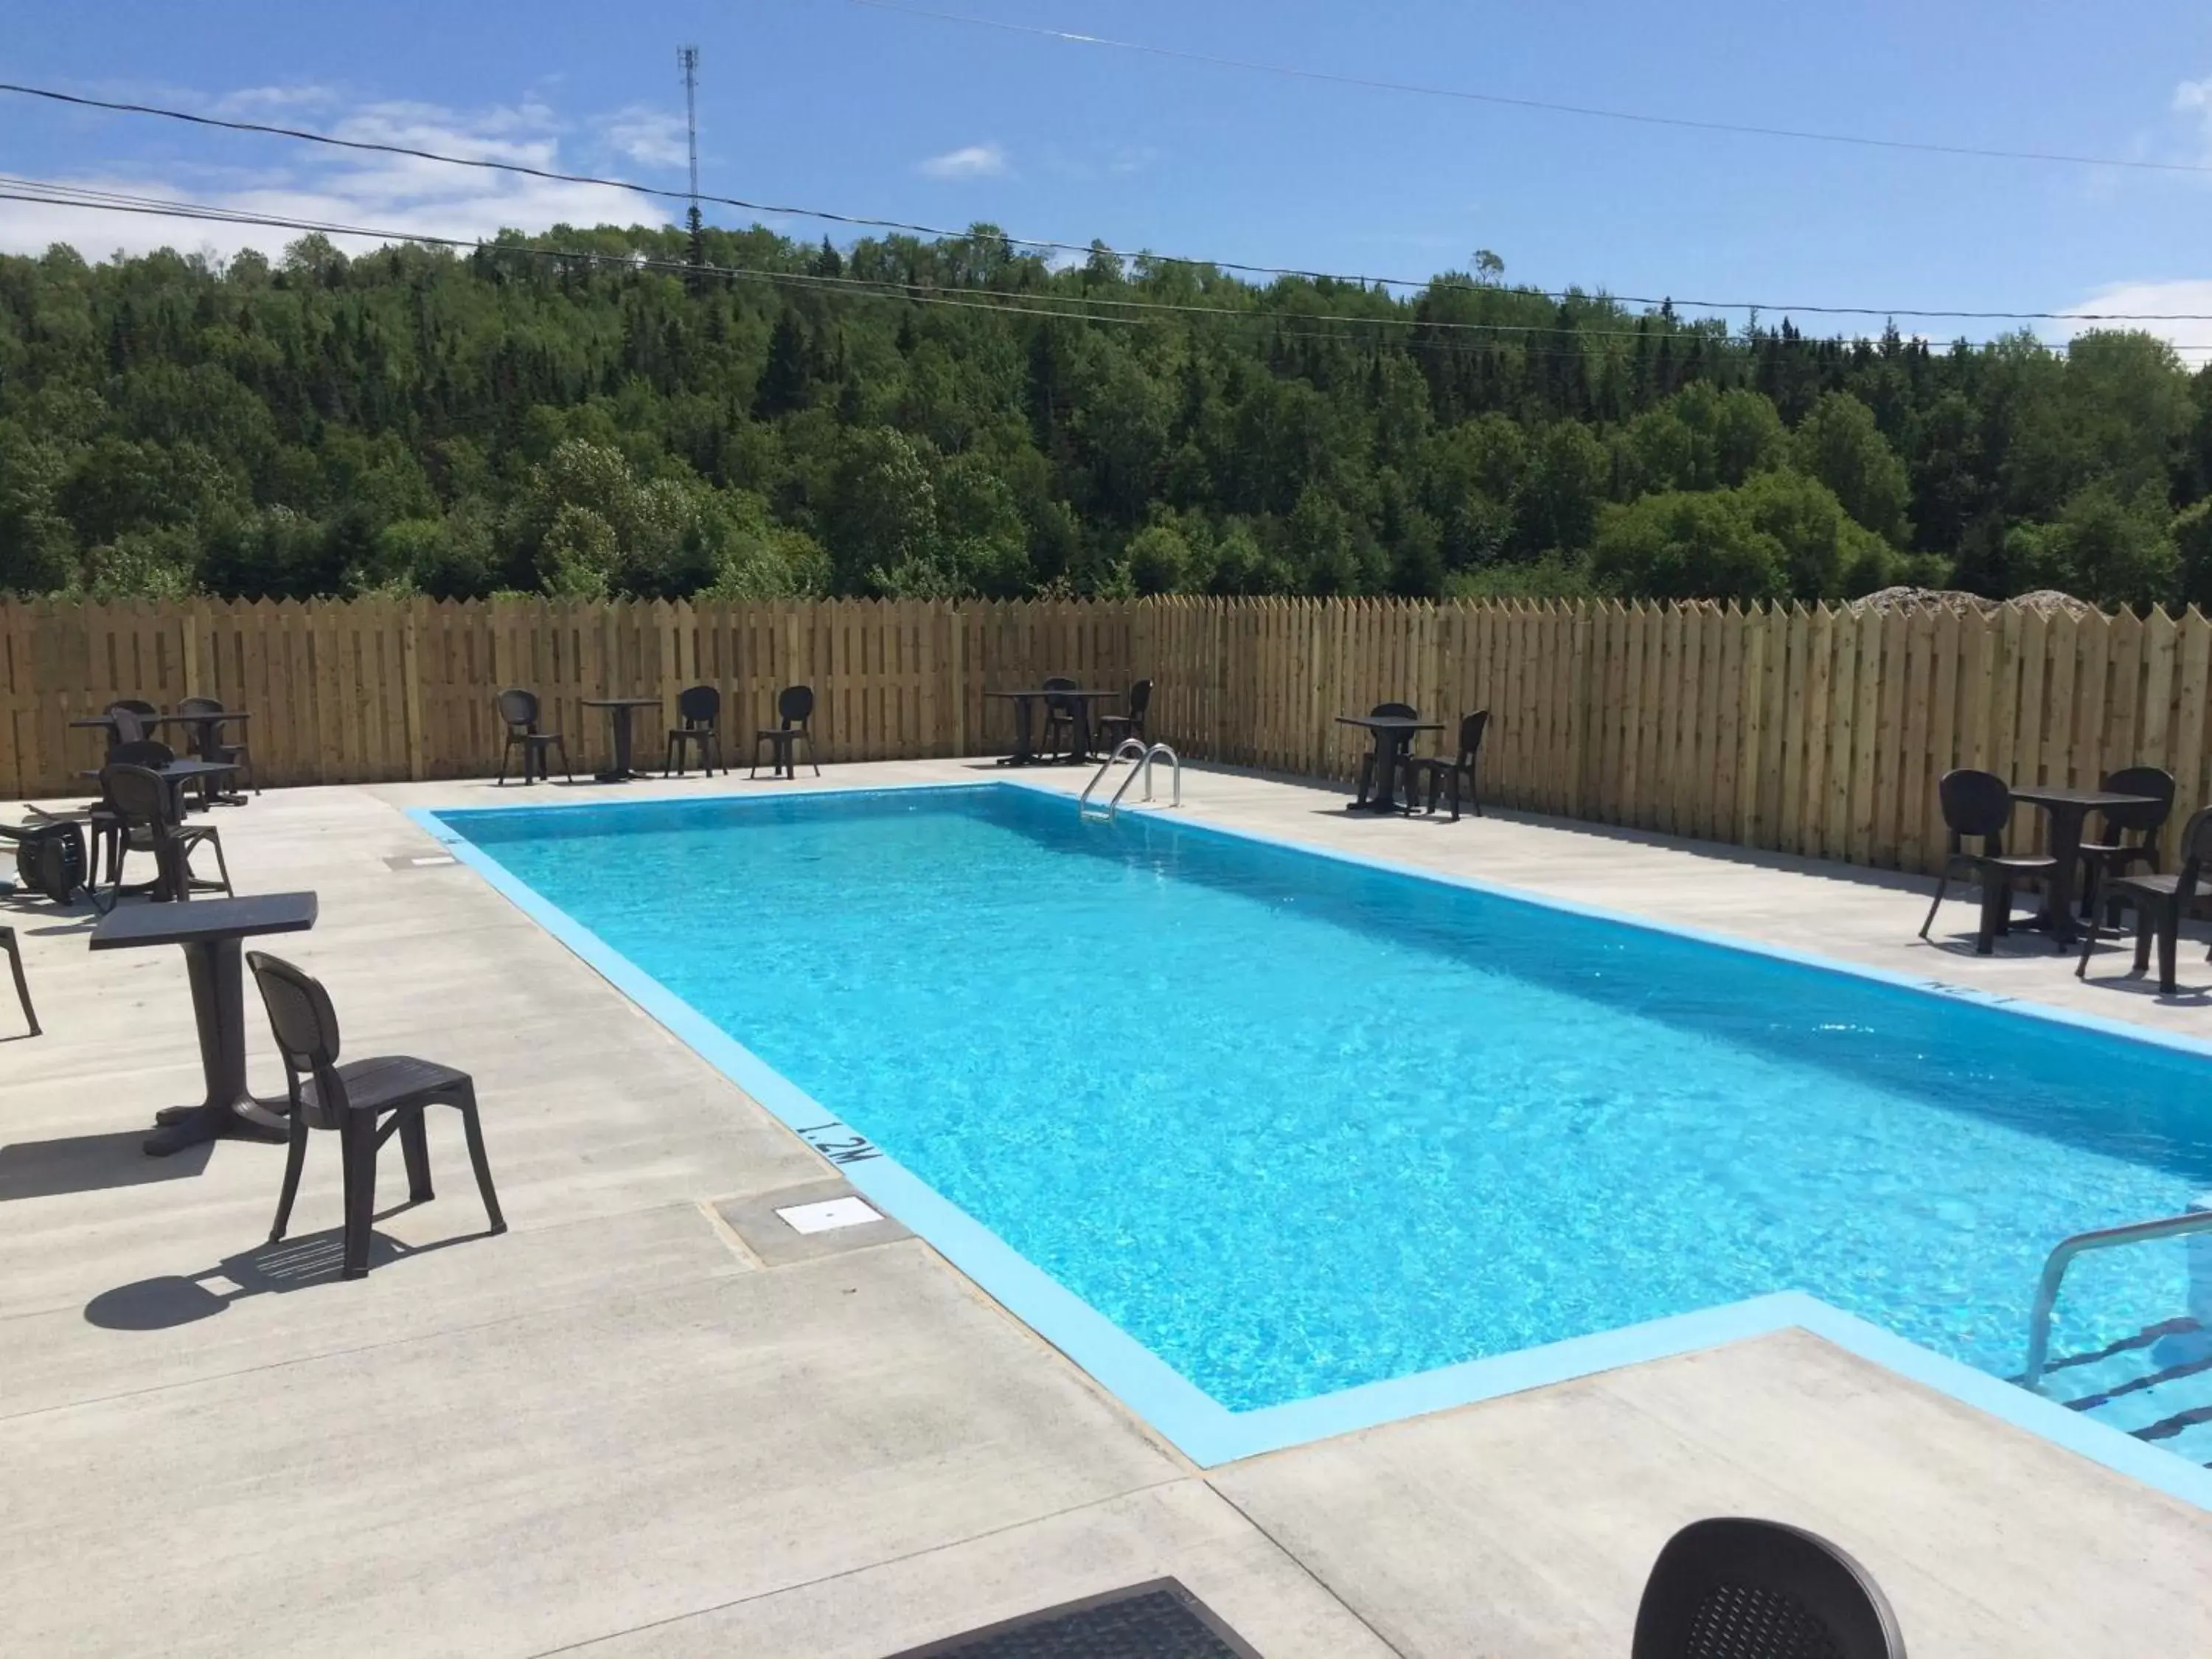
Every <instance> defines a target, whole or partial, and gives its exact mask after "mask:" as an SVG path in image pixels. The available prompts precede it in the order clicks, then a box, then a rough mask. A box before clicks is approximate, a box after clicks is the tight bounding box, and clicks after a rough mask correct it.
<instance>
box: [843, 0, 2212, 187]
mask: <svg viewBox="0 0 2212 1659" xmlns="http://www.w3.org/2000/svg"><path fill="white" fill-rule="evenodd" d="M848 3H850V4H852V5H855V6H862V7H866V8H867V9H870V10H872V11H888V12H896V13H898V14H900V15H903V16H907V17H921V18H927V19H929V20H931V21H934V22H939V23H963V24H967V25H969V27H975V28H987V29H1000V30H1003V31H1004V32H1006V33H1009V34H1026V35H1030V36H1033V37H1036V38H1037V39H1039V40H1059V41H1064V42H1066V43H1067V44H1069V45H1072V46H1105V47H1109V48H1110V49H1112V50H1113V51H1115V52H1136V53H1139V54H1141V55H1142V56H1144V57H1147V58H1174V59H1176V60H1177V61H1179V62H1182V63H1186V64H1206V65H1208V66H1210V67H1212V68H1214V69H1233V70H1247V71H1249V72H1250V73H1253V74H1256V75H1279V76H1285V77H1287V78H1289V79H1291V80H1298V81H1319V82H1327V83H1328V84H1330V85H1332V86H1340V87H1358V88H1363V89H1364V90H1366V91H1370V92H1403V93H1411V94H1414V95H1416V96H1418V97H1422V98H1448V99H1452V100H1456V101H1460V102H1464V103H1471V104H1493V105H1498V106H1502V107H1504V108H1508V109H1532V110H1541V111H1544V112H1547V113H1549V114H1553V115H1581V116H1588V117H1590V118H1595V119H1597V120H1601V121H1629V122H1633V123H1635V124H1637V125H1640V126H1654V127H1679V128H1684V129H1686V130H1688V131H1693V132H1725V133H1732V134H1735V135H1736V136H1739V137H1756V138H1789V139H1794V140H1796V141H1799V142H1802V143H1814V144H1849V145H1853V146H1856V147H1857V148H1860V149H1892V150H1907V151H1911V152H1915V153H1917V154H1920V155H1962V156H1975V157H1979V158H1981V159H1984V160H1987V161H2051V162H2058V163H2062V164H2063V165H2066V166H2069V167H2127V168H2132V169H2137V170H2141V171H2144V172H2151V173H2212V164H2208V163H2205V162H2202V161H2139V160H2136V159H2133V158H2127V157H2121V156H2113V155H2072V154H2069V153H2067V152H2065V151H2062V150H2037V149H1993V148H1990V147H1987V146H1984V145H1979V144H1939V143H1929V142H1926V141H1923V140H1918V139H1911V138H1875V137H1869V136H1868V135H1866V134H1864V133H1850V132H1822V131H1817V130H1814V129H1812V128H1806V127H1771V126H1760V125H1754V124H1752V123H1749V122H1742V121H1708V120H1700V119H1698V118H1692V117H1690V116H1681V115H1653V114H1650V113H1649V112H1644V111H1641V110H1626V109H1610V108H1607V107H1605V106H1601V105H1595V104H1566V103H1559V102H1557V101H1555V100H1550V99H1544V98H1521V97H1516V96H1513V95H1511V94H1506V93H1498V92H1474V91H1471V90H1468V88H1461V87H1439V86H1432V85H1428V84H1425V83H1423V82H1417V81H1388V80H1383V79H1382V78H1380V77H1378V76H1367V75H1347V74H1344V73H1342V72H1340V71H1337V70H1316V69H1304V68H1300V67H1297V66H1295V65H1292V64H1269V63H1262V62H1260V61H1257V60H1255V59H1252V58H1228V57H1223V56H1220V55H1218V54H1216V53H1212V52H1187V51H1183V50H1182V49H1180V48H1178V47H1175V46H1152V45H1150V44H1148V43H1146V42H1144V41H1139V40H1113V39H1111V38H1109V37H1108V36H1105V35H1101V34H1080V33H1076V32H1075V31H1073V30H1072V29H1055V28H1048V27H1045V26H1043V25H1042V24H1037V23H1016V22H1011V21H1007V20H1006V19H1005V18H1000V17H974V16H969V15H967V14H965V13H963V12H951V11H936V10H933V9H929V8H927V7H924V6H910V5H903V4H901V3H898V0H848Z"/></svg>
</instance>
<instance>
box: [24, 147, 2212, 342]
mask: <svg viewBox="0 0 2212 1659" xmlns="http://www.w3.org/2000/svg"><path fill="white" fill-rule="evenodd" d="M0 185H4V186H11V187H12V188H9V189H0V200H5V201H21V202H29V203H36V204H42V205H46V206H52V207H71V208H77V209H80V210H87V211H100V210H106V211H113V212H118V213H134V214H141V215H147V216H155V217H162V218H174V219H183V220H191V221H204V222H211V223H220V224H232V225H246V226H253V227H258V228H268V229H276V230H293V231H300V232H303V233H319V234H324V235H331V236H346V237H354V238H357V239H361V240H372V241H382V242H397V243H407V242H414V243H418V244H421V245H423V246H434V247H443V248H448V249H456V250H463V251H466V252H487V253H493V254H497V253H501V252H513V253H520V254H522V255H525V256H526V257H530V258H542V259H552V260H556V261H560V262H562V263H565V264H579V263H580V264H591V265H595V266H606V265H611V266H616V267H618V268H621V269H623V270H667V271H679V272H691V273H696V274H697V275H700V276H726V277H730V278H732V279H736V280H742V281H754V282H766V283H771V284H774V285H778V286H782V287H788V288H798V289H811V290H816V291H823V292H832V293H835V292H845V293H850V294H854V295H858V296H859V297H862V298H870V299H889V300H896V301H907V302H910V303H913V304H916V305H928V306H936V307H946V308H952V309H958V310H969V311H1002V312H1007V313H1012V314H1015V315H1019V316H1031V317H1048V318H1059V319H1063V320H1066V321H1074V322H1091V323H1103V324H1121V325H1136V324H1142V323H1144V322H1146V320H1148V319H1147V317H1146V315H1145V314H1144V313H1165V314H1170V315H1177V316H1189V315H1193V314H1195V315H1200V316H1210V317H1214V318H1218V319H1222V320H1224V321H1227V322H1244V323H1255V324H1259V325H1264V326H1266V327H1267V328H1268V329H1269V330H1270V331H1272V332H1273V333H1274V334H1276V335H1278V336H1279V337H1285V338H1291V339H1301V338H1303V339H1327V340H1336V341H1343V340H1346V339H1347V338H1349V337H1352V334H1351V333H1350V332H1349V331H1357V330H1358V329H1361V328H1363V327H1373V328H1378V329H1379V328H1383V327H1401V328H1413V329H1416V330H1429V329H1435V328H1450V329H1456V330H1461V331H1467V332H1471V333H1475V334H1486V335H1491V336H1511V337H1514V338H1510V339H1496V340H1494V341H1493V342H1492V343H1493V344H1497V345H1513V346H1515V347H1516V349H1519V350H1521V351H1522V353H1523V354H1524V355H1528V356H1558V357H1577V358H1587V357H1589V356H1595V355H1601V354H1595V353H1591V352H1589V351H1586V350H1584V349H1583V347H1582V346H1581V345H1580V344H1579V343H1577V344H1574V345H1570V346H1566V347H1564V348H1562V347H1554V346H1549V345H1544V344H1538V343H1529V342H1528V340H1526V339H1525V338H1522V337H1525V336H1529V335H1550V334H1553V333H1555V332H1559V330H1556V329H1554V328H1553V327H1550V326H1547V325H1530V324H1508V323H1457V324H1444V325H1431V324H1427V323H1424V322H1422V321H1421V320H1420V319H1409V318H1382V317H1363V316H1359V315H1357V314H1348V313H1314V312H1273V311H1258V310H1249V309H1243V308H1232V307H1225V306H1189V305H1182V304H1177V303H1176V302H1173V301H1155V300H1118V299H1114V298H1111V297H1109V296H1106V295H1064V294H1052V293H1038V292H1024V293H1020V294H1012V295H1007V294H1003V293H1000V292H995V291H993V290H989V289H963V290H957V291H950V292H948V291H946V290H944V289H938V288H935V287H934V286H933V285H929V284H923V283H910V282H903V281H900V280H897V279H895V278H888V277H866V276H842V275H839V276H831V275H829V274H827V273H823V272H812V271H786V270H768V269H764V268H762V267H758V266H750V265H711V264H710V265H703V266H695V265H693V264H691V263H690V260H689V259H688V258H687V259H685V260H683V261H675V260H665V259H655V258H652V257H651V256H649V255H644V254H639V253H635V252H631V253H619V254H614V253H601V252H594V251H591V250H586V249H564V248H548V247H534V246H527V245H525V244H520V243H508V242H485V241H483V240H481V239H470V238H465V237H455V236H441V235H438V234H434V233H429V232H410V231H400V230H391V229H384V228H374V227H368V226H362V225H351V224H343V223H338V222H331V221H326V220H315V219H306V218H300V217H290V216H275V215H270V214H262V213H255V212H252V211H249V210H244V209H237V208H227V207H222V206H219V205H216V204H208V203H198V202H185V201H179V200H175V199H173V198H169V197H150V196H141V195H134V194H131V193H128V192H125V191H107V190H100V189H98V188H96V187H94V186H90V185H65V184H58V183H55V182H52V181H49V180H44V179H19V178H10V177H7V176H5V175H0ZM1102 310H1103V312H1104V313H1105V314H1101V312H1102ZM1297 323H1308V324H1320V325H1324V327H1323V328H1322V329H1320V330H1316V329H1310V328H1309V329H1299V328H1296V327H1285V324H1297ZM1566 332H1569V333H1571V334H1572V336H1573V337H1575V339H1576V340H1577V342H1581V341H1585V340H1593V339H1603V340H1647V341H1650V340H1653V339H1654V336H1653V335H1652V334H1651V332H1650V331H1649V330H1647V329H1643V328H1638V329H1589V328H1581V327H1575V328H1571V329H1570V330H1567V331H1566ZM1656 338H1657V339H1658V340H1667V341H1674V340H1679V341H1680V342H1681V343H1682V344H1683V345H1684V347H1685V348H1686V346H1687V345H1688V344H1689V343H1692V342H1698V343H1709V344H1711V345H1712V346H1713V347H1714V348H1715V349H1723V348H1729V347H1735V348H1737V349H1749V348H1752V347H1753V346H1754V345H1755V344H1757V343H1758V342H1757V341H1756V340H1754V339H1751V338H1747V337H1740V336H1731V335H1723V334H1716V333H1713V332H1712V331H1711V330H1710V328H1707V327H1702V326H1699V325H1697V324H1695V323H1690V324H1686V325H1683V326H1681V327H1680V329H1679V330H1677V331H1668V332H1662V333H1661V334H1659V335H1658V336H1657V337H1656ZM1766 338H1773V337H1772V336H1768V337H1766ZM1862 338H1863V337H1862ZM1808 343H1811V344H1823V343H1837V344H1841V343H1843V342H1841V341H1835V342H1820V341H1810V342H1808ZM1854 343H1857V342H1854ZM1962 343H1966V344H1967V345H1969V346H1972V347H1977V348H1978V347H1985V346H1987V345H1989V344H1990V343H1991V342H1989V341H1969V342H1962ZM1421 344H1422V346H1423V349H1431V350H1436V349H1450V350H1451V351H1452V353H1453V355H1463V354H1464V352H1465V351H1466V350H1467V349H1480V343H1478V342H1476V341H1470V340H1460V341H1456V342H1455V341H1451V340H1438V339H1436V338H1433V337H1431V338H1428V339H1425V340H1424V341H1422V342H1421ZM1946 344H1948V342H1947V343H1946ZM2173 349H2174V350H2176V351H2177V352H2212V343H2206V344H2202V345H2196V344H2192V345H2177V346H2175V347H2174V348H2173Z"/></svg>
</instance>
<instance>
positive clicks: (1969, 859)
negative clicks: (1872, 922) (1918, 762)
mask: <svg viewBox="0 0 2212 1659" xmlns="http://www.w3.org/2000/svg"><path fill="white" fill-rule="evenodd" d="M1936 796H1937V798H1938V799H1940V800H1941V802H1942V807H1943V823H1944V825H1945V827H1946V828H1947V829H1949V830H1950V832H1951V845H1950V850H1949V851H1948V853H1947V854H1945V856H1944V859H1943V873H1942V877H1941V878H1939V879H1938V880H1937V882H1936V897H1935V899H1934V901H1933V902H1930V903H1929V906H1928V916H1927V920H1926V921H1923V922H1922V923H1921V924H1920V937H1921V938H1923V939H1926V938H1927V937H1928V930H1929V928H1930V927H1934V926H1935V925H1936V909H1937V908H1938V907H1939V906H1940V905H1942V902H1943V894H1944V892H1945V890H1947V889H1948V887H1949V886H1950V884H1951V878H1952V877H1954V876H1955V875H1960V874H1965V875H1968V876H1972V878H1974V879H1975V880H1976V881H1977V882H1978V883H1979V884H1981V889H1982V921H1981V927H1980V928H1979V930H1978V932H1977V933H1975V935H1974V954H1975V955H1976V956H1979V957H1985V956H1987V955H1989V954H1990V952H1991V951H1994V950H1996V936H1997V935H1998V934H1999V933H2010V932H2011V931H2012V887H2013V884H2014V883H2015V881H2020V880H2022V879H2028V880H2033V879H2038V878H2040V879H2043V880H2046V881H2047V880H2049V879H2050V878H2051V872H2053V871H2055V870H2057V868H2058V860H2056V859H2054V858H2048V857H2044V856H2041V855H2039V854H2024V853H2023V854H2007V853H2006V851H2005V850H2004V832H2005V826H2006V825H2007V824H2008V823H2011V822H2012V790H2011V787H2009V786H2008V784H2007V783H2006V782H2005V781H2004V780H2003V779H2002V778H2001V777H1999V776H1997V775H1996V773H1994V772H1975V771H1971V770H1966V769H1960V770H1959V771H1956V772H1946V773H1945V774H1944V775H1943V780H1942V782H1941V783H1939V784H1937V785H1936ZM1967 836H1975V837H1977V838H1978V839H1979V840H1980V841H1981V842H1982V850H1981V851H1980V852H1978V853H1969V852H1968V851H1966V837H1967ZM2058 948H2059V949H2060V950H2062V951H2063V950H2064V949H2065V948H2066V947H2065V945H2063V943H2061V944H2059V946H2058Z"/></svg>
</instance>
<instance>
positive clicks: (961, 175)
mask: <svg viewBox="0 0 2212 1659" xmlns="http://www.w3.org/2000/svg"><path fill="white" fill-rule="evenodd" d="M915 172H917V173H921V174H922V175H923V176H924V177H926V178H930V179H996V178H999V177H1000V176H1001V175H1003V174H1004V173H1005V172H1006V151H1005V150H1003V149H1000V148H999V146H998V145H996V144H963V146H961V148H959V149H948V150H946V151H945V154H944V155H933V156H931V157H930V158H929V159H928V160H927V161H922V162H921V163H919V164H918V165H917V166H916V167H915Z"/></svg>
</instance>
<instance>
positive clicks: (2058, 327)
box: [2051, 276, 2212, 363]
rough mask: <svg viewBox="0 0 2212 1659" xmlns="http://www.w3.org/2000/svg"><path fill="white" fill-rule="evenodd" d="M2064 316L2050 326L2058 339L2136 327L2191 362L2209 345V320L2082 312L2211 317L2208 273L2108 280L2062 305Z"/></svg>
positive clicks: (2211, 292) (2200, 357) (2211, 337)
mask: <svg viewBox="0 0 2212 1659" xmlns="http://www.w3.org/2000/svg"><path fill="white" fill-rule="evenodd" d="M2066 311H2067V313H2068V315H2067V319H2066V320H2064V321H2063V322H2059V323H2055V324H2053V325H2051V326H2052V329H2053V331H2055V332H2056V334H2057V337H2058V338H2060V339H2071V338H2072V337H2074V336H2075V335H2076V334H2081V333H2086V332H2087V331H2089V330H2090V329H2093V328H2126V329H2138V330H2141V331H2142V332H2143V333H2146V334H2155V335H2157V336H2158V337H2160V339H2162V340H2167V341H2170V342H2172V343H2173V344H2174V345H2176V346H2180V347H2185V348H2193V349H2185V351H2184V352H2183V356H2184V357H2185V360H2187V361H2188V362H2191V363H2196V362H2202V361H2203V358H2204V355H2205V351H2204V348H2206V347H2208V346H2212V322H2202V323H2199V322H2148V323H2136V322H2110V323H2102V322H2098V321H2096V320H2094V319H2093V315H2085V314H2084V313H2115V312H2118V313H2126V314H2130V315H2138V316H2140V315H2152V316H2156V315H2160V314H2170V313H2175V312H2185V313H2193V314H2195V315H2197V316H2200V317H2212V277H2206V276H2191V277H2182V278H2179V279H2178V280H2175V281H2171V282H2140V283H2107V284H2106V286H2104V287H2103V288H2100V289H2098V290H2097V291H2096V292H2095V293H2094V294H2092V295H2090V296H2089V297H2088V298H2087V299H2086V300H2084V301H2081V303H2080V304H2078V305H2071V306H2068V307H2066Z"/></svg>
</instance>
